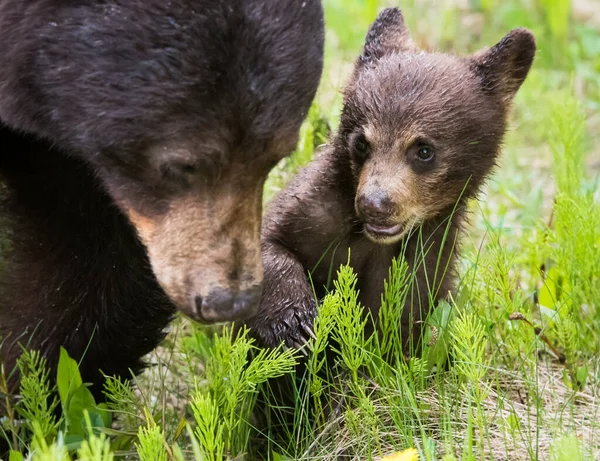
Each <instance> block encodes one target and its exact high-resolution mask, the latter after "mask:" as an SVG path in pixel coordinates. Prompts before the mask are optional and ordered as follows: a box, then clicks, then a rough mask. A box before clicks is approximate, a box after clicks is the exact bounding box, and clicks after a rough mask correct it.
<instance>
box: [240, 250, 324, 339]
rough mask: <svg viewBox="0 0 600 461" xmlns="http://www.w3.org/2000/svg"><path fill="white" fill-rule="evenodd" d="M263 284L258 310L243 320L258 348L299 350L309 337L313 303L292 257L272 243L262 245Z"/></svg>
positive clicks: (301, 270) (302, 273)
mask: <svg viewBox="0 0 600 461" xmlns="http://www.w3.org/2000/svg"><path fill="white" fill-rule="evenodd" d="M262 252H263V264H264V285H263V293H262V298H261V303H260V308H259V311H258V313H257V314H256V315H254V316H253V317H251V318H249V319H248V320H246V322H245V323H246V325H247V326H248V327H249V328H250V336H252V337H253V338H255V339H256V341H257V343H258V346H261V347H276V346H279V345H280V344H281V343H282V342H283V343H284V344H285V345H286V346H287V347H294V348H300V347H302V346H304V345H305V344H306V342H307V341H308V340H309V339H310V338H311V337H312V336H313V324H314V319H315V317H316V316H317V301H316V299H315V295H314V292H313V289H312V286H311V284H310V282H309V280H308V276H307V275H306V271H305V269H304V267H302V264H300V261H298V259H297V258H296V257H295V255H294V254H293V253H292V252H291V251H289V250H288V249H287V248H285V247H283V246H282V245H280V244H278V243H276V242H273V241H264V242H263V244H262Z"/></svg>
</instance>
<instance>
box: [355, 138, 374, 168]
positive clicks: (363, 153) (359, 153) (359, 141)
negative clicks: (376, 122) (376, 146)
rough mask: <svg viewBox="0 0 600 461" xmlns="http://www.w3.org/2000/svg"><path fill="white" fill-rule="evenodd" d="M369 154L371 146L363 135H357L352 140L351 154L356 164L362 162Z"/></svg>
mask: <svg viewBox="0 0 600 461" xmlns="http://www.w3.org/2000/svg"><path fill="white" fill-rule="evenodd" d="M370 153H371V146H370V145H369V141H367V138H365V135H364V134H362V133H361V134H357V135H356V136H354V138H353V140H352V154H353V155H354V158H355V159H356V161H357V162H364V161H365V160H366V159H367V157H368V156H369V154H370Z"/></svg>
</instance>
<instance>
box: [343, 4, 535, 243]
mask: <svg viewBox="0 0 600 461" xmlns="http://www.w3.org/2000/svg"><path fill="white" fill-rule="evenodd" d="M535 48H536V47H535V40H534V37H533V35H532V34H531V33H530V32H529V31H527V30H525V29H515V30H513V31H511V32H510V33H509V34H508V35H506V37H504V38H503V39H502V40H501V41H500V42H499V43H498V44H496V45H495V46H494V47H492V48H491V49H488V50H483V51H480V52H478V53H477V54H475V55H474V56H470V57H456V56H452V55H448V54H441V53H427V52H424V51H419V50H418V49H417V47H416V46H415V44H414V43H413V42H412V41H411V39H410V36H409V33H408V30H407V28H406V26H405V24H404V20H403V17H402V14H401V12H400V10H398V9H395V8H393V9H392V8H390V9H386V10H384V11H383V12H382V13H381V14H380V15H379V16H378V18H377V19H376V20H375V22H374V23H373V24H372V26H371V28H370V30H369V32H368V34H367V37H366V42H365V45H364V50H363V53H362V55H361V56H360V57H359V59H358V60H357V62H356V64H355V68H354V73H353V75H352V77H351V79H350V83H349V84H348V85H347V87H346V89H345V91H344V108H343V111H342V117H341V122H340V129H339V133H338V137H337V139H336V142H337V143H338V147H339V149H340V151H341V152H343V153H344V154H343V155H347V156H348V157H349V161H350V164H351V167H352V171H353V174H354V177H355V182H356V197H355V209H356V213H357V215H358V217H359V218H361V221H362V223H363V229H364V232H365V234H366V235H367V237H368V238H370V239H371V240H373V241H375V242H379V243H394V242H397V241H399V240H400V239H402V237H404V236H405V235H407V233H408V232H410V230H411V229H413V228H415V227H417V226H419V224H421V223H423V222H424V221H425V220H428V219H431V218H434V217H436V216H442V215H443V216H450V214H451V213H452V210H453V208H454V207H455V206H456V205H457V203H458V202H459V201H461V200H465V199H467V198H469V197H472V196H474V195H475V194H476V193H477V191H478V188H479V187H480V186H481V184H482V182H483V181H484V179H485V177H486V175H488V174H489V172H490V171H491V169H492V167H493V166H494V164H495V162H496V159H497V156H498V153H499V149H500V145H501V142H502V138H503V135H504V132H505V128H506V118H507V112H508V110H509V107H510V103H511V100H512V98H513V96H514V95H515V93H516V92H517V90H518V89H519V87H520V86H521V84H522V83H523V81H524V79H525V77H526V76H527V73H528V71H529V68H530V67H531V64H532V61H533V58H534V54H535Z"/></svg>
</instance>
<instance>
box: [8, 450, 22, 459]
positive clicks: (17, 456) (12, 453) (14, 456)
mask: <svg viewBox="0 0 600 461" xmlns="http://www.w3.org/2000/svg"><path fill="white" fill-rule="evenodd" d="M8 461H23V455H22V454H21V453H19V452H18V451H15V450H10V454H9V455H8Z"/></svg>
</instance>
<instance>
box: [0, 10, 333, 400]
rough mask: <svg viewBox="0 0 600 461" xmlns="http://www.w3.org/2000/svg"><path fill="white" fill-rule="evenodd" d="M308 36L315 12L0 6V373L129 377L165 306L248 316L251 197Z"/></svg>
mask: <svg viewBox="0 0 600 461" xmlns="http://www.w3.org/2000/svg"><path fill="white" fill-rule="evenodd" d="M323 35H324V31H323V12H322V7H321V4H320V2H319V1H318V0H302V1H301V2H300V1H296V0H220V1H215V0H171V1H162V0H143V1H142V0H69V1H63V0H0V59H1V60H2V66H1V67H0V177H1V180H2V183H3V185H4V188H3V191H2V195H3V199H2V203H1V204H0V206H1V209H0V211H1V213H2V214H1V218H2V228H3V229H4V230H6V231H7V232H6V233H7V234H8V235H7V238H5V239H4V241H5V242H6V241H7V242H8V245H7V248H6V249H5V251H4V256H3V260H2V273H1V274H0V335H1V336H2V338H3V340H2V341H3V343H2V349H1V351H2V358H3V361H4V366H5V371H6V372H7V373H8V372H10V370H12V369H13V367H14V363H15V359H16V357H17V356H18V355H19V353H20V352H21V345H28V346H30V347H32V348H35V349H39V350H41V351H42V353H43V354H44V356H46V357H47V359H48V361H49V363H50V365H51V366H52V367H55V366H56V362H57V358H58V350H59V347H60V346H64V347H65V348H66V349H67V350H68V352H69V353H70V354H71V355H72V356H73V357H75V358H76V359H78V360H79V359H81V358H82V357H84V358H83V362H82V363H81V372H82V375H83V379H84V380H85V381H88V382H91V383H99V382H101V381H102V374H101V372H100V371H99V370H102V372H104V373H106V374H110V375H122V376H129V369H132V370H133V371H135V372H139V371H140V370H141V368H142V362H141V360H140V358H141V357H142V356H143V355H144V354H146V353H148V352H149V351H151V350H152V349H153V348H154V347H155V346H156V345H157V343H158V342H159V341H160V340H161V339H162V337H163V329H164V327H165V326H166V325H167V323H168V322H169V320H170V319H171V317H172V315H173V313H174V311H175V308H179V309H180V310H181V311H183V312H184V313H186V314H187V315H189V316H190V317H192V318H194V319H196V320H200V321H203V322H208V323H210V322H216V321H228V320H233V319H238V318H243V317H245V316H247V315H249V314H251V313H252V312H253V311H254V310H255V308H256V306H257V303H258V299H259V297H260V292H261V286H262V265H261V258H260V244H259V241H260V222H261V198H262V186H263V183H264V180H265V178H266V176H267V174H268V172H269V171H270V169H271V168H272V167H273V166H274V165H275V164H276V163H277V162H278V160H280V159H281V158H282V157H283V156H284V155H285V154H288V153H289V152H290V151H291V150H292V148H293V146H294V144H295V142H296V140H297V136H298V130H299V127H300V124H301V123H302V120H303V119H304V117H305V115H306V113H307V111H308V108H309V105H310V102H311V100H312V99H313V97H314V94H315V92H316V89H317V86H318V83H319V80H320V76H321V71H322V56H323ZM84 352H85V356H84ZM13 382H16V381H15V380H13ZM94 390H95V394H96V395H99V391H100V389H99V386H94Z"/></svg>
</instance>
